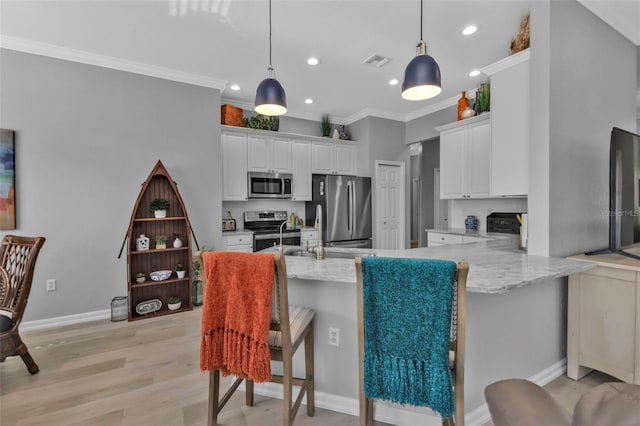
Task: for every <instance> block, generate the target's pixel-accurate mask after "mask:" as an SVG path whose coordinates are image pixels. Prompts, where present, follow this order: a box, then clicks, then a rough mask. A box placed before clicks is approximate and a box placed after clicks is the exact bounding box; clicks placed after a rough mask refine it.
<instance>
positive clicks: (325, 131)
mask: <svg viewBox="0 0 640 426" xmlns="http://www.w3.org/2000/svg"><path fill="white" fill-rule="evenodd" d="M331 127H332V125H331V119H330V118H329V114H324V115H323V116H322V118H321V119H320V132H321V135H322V136H324V137H326V138H328V137H329V136H331Z"/></svg>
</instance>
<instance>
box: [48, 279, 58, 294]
mask: <svg viewBox="0 0 640 426" xmlns="http://www.w3.org/2000/svg"><path fill="white" fill-rule="evenodd" d="M47 291H56V280H47Z"/></svg>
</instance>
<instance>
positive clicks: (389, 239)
mask: <svg viewBox="0 0 640 426" xmlns="http://www.w3.org/2000/svg"><path fill="white" fill-rule="evenodd" d="M404 177H405V165H404V163H401V162H395V161H376V192H375V193H376V244H375V247H376V248H380V249H404V248H405V224H404V222H405V188H404V180H405V178H404Z"/></svg>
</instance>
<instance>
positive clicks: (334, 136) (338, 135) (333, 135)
mask: <svg viewBox="0 0 640 426" xmlns="http://www.w3.org/2000/svg"><path fill="white" fill-rule="evenodd" d="M331 137H332V138H333V139H340V132H339V131H338V129H333V134H332V135H331Z"/></svg>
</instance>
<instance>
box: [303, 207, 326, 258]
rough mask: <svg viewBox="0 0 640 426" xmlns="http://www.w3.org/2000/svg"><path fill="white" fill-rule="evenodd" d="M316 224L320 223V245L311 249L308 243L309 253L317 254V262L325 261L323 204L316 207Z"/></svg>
mask: <svg viewBox="0 0 640 426" xmlns="http://www.w3.org/2000/svg"><path fill="white" fill-rule="evenodd" d="M316 222H317V223H318V244H317V245H316V246H311V247H309V242H308V241H307V251H310V252H311V253H315V254H316V259H317V260H322V259H324V242H323V241H322V204H318V205H317V206H316Z"/></svg>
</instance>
